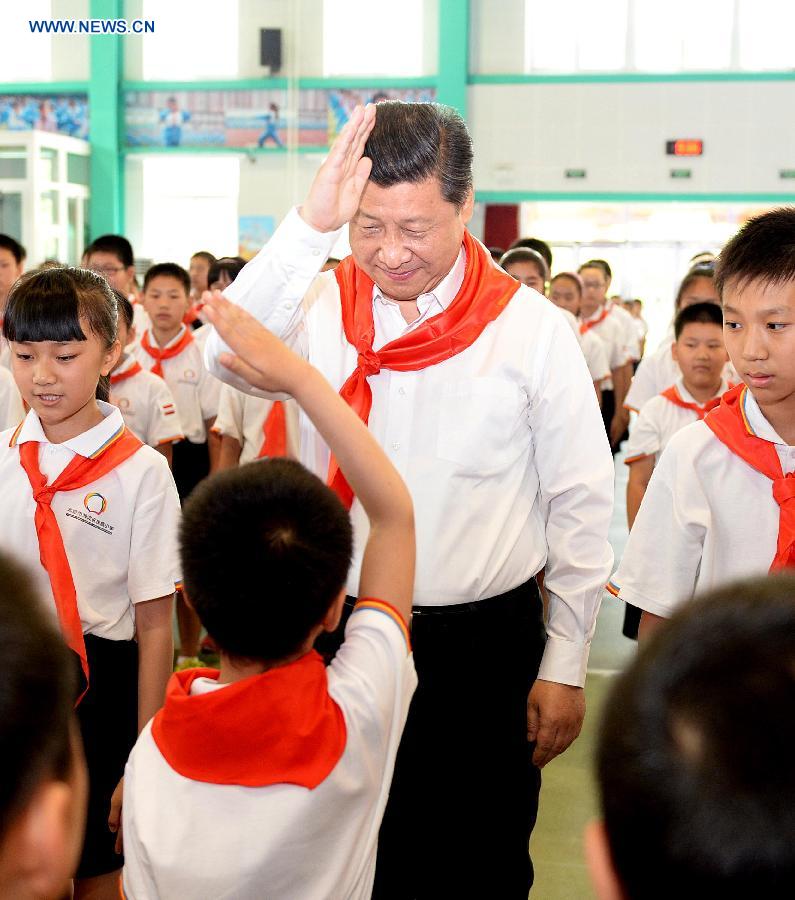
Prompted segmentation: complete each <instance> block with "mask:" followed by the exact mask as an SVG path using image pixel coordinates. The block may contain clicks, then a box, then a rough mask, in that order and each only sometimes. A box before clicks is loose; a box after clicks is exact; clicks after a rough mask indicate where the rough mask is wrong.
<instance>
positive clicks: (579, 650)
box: [538, 637, 591, 687]
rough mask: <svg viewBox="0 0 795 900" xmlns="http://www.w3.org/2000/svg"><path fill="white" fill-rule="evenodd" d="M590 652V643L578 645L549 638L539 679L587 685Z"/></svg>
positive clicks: (573, 684) (575, 685) (560, 639)
mask: <svg viewBox="0 0 795 900" xmlns="http://www.w3.org/2000/svg"><path fill="white" fill-rule="evenodd" d="M590 651H591V644H590V642H588V643H586V644H578V643H576V642H574V641H567V640H565V639H564V638H559V637H548V638H547V645H546V647H545V648H544V656H543V657H542V659H541V666H540V667H539V669H538V677H539V679H540V680H541V681H555V682H557V683H558V684H570V685H572V686H574V687H582V686H583V685H584V684H585V673H586V670H587V668H588V654H589V653H590Z"/></svg>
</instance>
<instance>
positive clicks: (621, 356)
mask: <svg viewBox="0 0 795 900" xmlns="http://www.w3.org/2000/svg"><path fill="white" fill-rule="evenodd" d="M603 311H604V307H601V306H600V307H599V309H597V310H596V312H595V313H594V314H593V315H592V316H589V317H588V318H587V319H583V320H582V321H583V322H585V323H588V322H596V321H597V320H598V319H599V317H600V316H601V315H602V313H603ZM586 333H588V334H594V335H596V337H598V338H599V340H600V341H602V343H603V344H604V346H605V350H606V351H607V364H608V366H609V367H610V371H611V372H612V370H613V369H618V368H619V367H621V366H624V365H626V364H627V363H628V362H629V354H628V352H627V342H626V340H625V333H624V326H623V325H622V324H621V322H619V320H618V318H617V317H616V315H615V311H614V309H613V308H612V307H611V308H610V311H609V312H608V314H607V316H606V317H605V318H604V319H602V321H601V322H599V323H598V324H597V325H593V326H592V327H591V328H589V329H588V331H587V332H586ZM602 388H603V389H604V390H606V391H612V390H613V379H612V378H607V379H605V381H604V383H603V384H602Z"/></svg>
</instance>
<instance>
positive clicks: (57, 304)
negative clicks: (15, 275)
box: [3, 266, 118, 400]
mask: <svg viewBox="0 0 795 900" xmlns="http://www.w3.org/2000/svg"><path fill="white" fill-rule="evenodd" d="M81 318H82V319H85V320H86V322H87V323H88V327H89V328H90V329H91V331H92V332H93V333H94V334H95V335H96V336H97V337H98V338H99V339H100V340H101V341H103V343H104V344H105V346H106V347H110V346H111V345H112V344H113V342H114V341H115V340H116V336H117V334H118V303H117V300H116V292H115V291H114V290H113V288H112V287H111V286H110V285H109V284H108V282H107V281H106V280H105V279H104V278H103V277H102V276H101V275H97V273H96V272H91V271H89V270H88V269H74V268H72V267H71V266H63V267H62V268H60V269H43V270H37V271H34V272H28V273H26V274H25V275H23V276H22V277H21V278H20V279H19V281H18V282H17V283H16V284H15V285H14V287H13V288H11V292H10V293H9V295H8V303H7V305H6V311H5V315H4V317H3V335H4V336H5V338H6V340H9V341H19V342H24V343H27V342H30V343H36V342H37V341H85V340H88V335H87V334H85V333H84V332H83V328H82V326H81V324H80V319H81ZM109 392H110V380H109V379H108V377H107V376H106V375H102V376H100V379H99V382H98V384H97V399H98V400H107V399H108V396H109Z"/></svg>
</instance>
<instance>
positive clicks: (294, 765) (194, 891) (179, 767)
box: [123, 297, 416, 900]
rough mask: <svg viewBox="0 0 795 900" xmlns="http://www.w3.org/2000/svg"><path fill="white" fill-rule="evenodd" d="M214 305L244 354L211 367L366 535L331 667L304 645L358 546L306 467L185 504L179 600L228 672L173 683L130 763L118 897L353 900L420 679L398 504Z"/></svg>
mask: <svg viewBox="0 0 795 900" xmlns="http://www.w3.org/2000/svg"><path fill="white" fill-rule="evenodd" d="M209 309H210V313H209V316H210V319H211V321H212V323H213V324H214V325H215V327H216V328H217V330H218V332H219V334H220V335H221V337H222V338H223V339H224V341H225V342H226V344H227V345H228V346H230V347H232V349H233V350H234V352H235V353H236V354H237V356H234V357H233V356H231V355H230V354H226V355H225V356H224V357H222V362H223V363H224V364H225V365H226V366H227V367H228V368H229V369H230V370H231V371H233V372H234V373H235V374H237V375H238V376H241V377H243V378H245V379H246V380H247V381H248V382H249V383H250V384H251V385H252V386H255V387H257V388H259V389H261V390H265V391H268V392H274V391H286V392H289V393H290V394H291V395H293V396H294V397H295V398H296V400H297V401H298V402H299V403H301V405H302V406H303V408H304V411H305V413H306V414H307V416H308V417H309V418H310V419H311V420H312V422H313V424H314V425H315V427H316V428H317V429H318V430H319V431H320V433H321V434H322V435H323V438H324V439H325V440H326V441H327V442H328V444H329V445H330V447H331V448H332V450H333V452H334V454H335V457H336V459H337V461H338V463H339V465H340V467H341V470H342V471H343V472H344V473H345V476H346V478H347V479H348V481H349V483H350V485H351V487H352V489H353V490H354V491H355V493H356V495H357V496H358V498H359V500H360V501H361V503H362V505H363V506H364V508H365V510H366V512H367V515H368V517H369V520H370V531H369V536H368V539H367V546H366V548H365V551H364V560H363V563H362V570H361V581H360V591H359V598H360V599H359V600H358V602H357V604H356V607H355V608H354V611H353V614H352V615H351V616H350V619H349V621H348V624H347V627H346V633H345V641H344V643H343V645H342V647H341V648H340V650H339V651H338V653H337V655H336V657H335V659H334V661H333V662H332V663H331V665H330V666H329V667H328V669H326V668H325V667H324V665H323V663H322V660H321V658H320V656H319V655H318V654H317V653H316V652H315V651H314V650H313V649H312V645H313V643H314V640H315V638H316V637H317V636H318V635H319V634H320V633H322V632H324V631H331V630H333V629H334V628H335V627H336V624H337V622H338V621H339V619H340V615H341V612H342V607H343V602H344V599H345V581H346V577H347V573H348V568H349V565H350V560H351V552H352V544H353V541H352V529H351V523H350V518H349V516H348V514H347V512H346V511H345V509H344V507H343V506H342V504H341V503H340V501H339V499H338V498H337V497H336V495H335V494H334V493H333V492H332V491H331V490H330V489H329V488H327V487H326V486H325V485H324V484H323V483H322V482H321V481H320V480H319V479H318V478H317V477H316V476H314V475H312V474H311V473H309V472H308V471H307V470H306V469H304V468H303V467H302V466H301V465H300V464H299V463H297V462H294V461H291V460H269V461H266V462H259V463H253V464H251V465H247V466H243V467H242V468H239V469H234V470H231V471H229V472H223V473H219V474H218V475H215V476H213V478H212V479H210V480H209V481H207V482H206V483H205V484H203V485H201V486H200V487H199V488H198V489H197V491H196V492H195V494H194V495H193V497H191V499H190V500H189V501H188V502H187V503H186V505H185V510H184V518H183V524H182V530H181V543H182V558H183V563H184V566H185V585H186V590H187V593H188V596H189V598H190V600H191V602H192V603H193V604H194V605H195V607H196V609H197V611H198V612H199V614H200V616H201V619H202V621H203V623H204V624H205V625H206V627H207V629H208V632H209V633H210V635H211V636H212V637H213V638H214V640H215V641H216V643H217V644H218V646H219V647H220V648H221V669H220V672H216V671H212V670H198V671H194V672H190V673H187V672H185V673H179V674H178V675H176V676H174V678H173V679H172V682H171V684H170V686H169V691H168V696H167V699H166V704H165V707H164V708H163V710H162V711H161V712H160V713H158V715H157V716H155V718H154V720H153V721H152V723H150V724H149V725H147V727H146V728H145V729H144V731H143V732H142V734H141V737H140V738H139V740H138V743H137V744H136V746H135V749H134V750H133V752H132V754H131V756H130V761H129V763H128V765H127V770H126V775H125V798H124V810H123V814H124V841H125V870H124V889H125V894H126V896H128V897H130V898H142V897H146V898H149V897H156V896H158V897H181V898H200V897H211V896H213V897H214V896H220V895H222V894H227V893H229V892H231V893H232V894H234V896H235V897H236V898H260V897H279V898H282V900H288V898H295V900H307V898H313V897H346V898H351V900H355V898H366V897H369V896H370V894H371V891H372V886H373V876H374V871H375V852H376V843H377V838H378V828H379V825H380V820H381V816H382V814H383V810H384V807H385V804H386V799H387V795H388V792H389V783H390V780H391V776H392V769H393V766H394V761H395V756H396V754H397V748H398V743H399V741H400V735H401V732H402V729H403V725H404V722H405V717H406V714H407V712H408V706H409V702H410V699H411V696H412V693H413V691H414V688H415V686H416V674H415V671H414V664H413V657H412V655H411V650H410V647H409V644H408V630H407V621H408V618H409V615H410V612H411V597H412V592H413V583H414V555H415V549H414V524H413V512H412V504H411V499H410V497H409V494H408V491H407V489H406V487H405V485H404V484H403V482H402V481H401V479H400V476H399V475H398V473H397V471H396V470H395V468H394V467H393V466H392V464H391V463H390V462H389V461H388V459H387V457H386V455H385V454H384V452H383V451H382V450H381V449H380V447H379V446H378V444H377V443H376V441H375V439H374V438H373V437H372V436H371V435H370V433H369V431H368V430H367V428H366V426H365V425H364V424H363V423H362V422H361V421H360V420H359V418H358V417H357V416H356V414H355V413H354V412H353V411H352V410H351V409H350V408H349V407H348V406H347V405H346V404H345V402H344V401H343V400H342V399H341V398H340V397H339V395H338V394H337V393H336V392H335V391H334V389H333V388H332V387H331V386H330V385H329V384H328V383H327V382H326V381H325V379H324V378H323V377H322V375H321V374H320V373H319V372H318V371H317V370H316V369H314V368H313V367H312V366H311V365H310V364H309V363H307V362H305V361H304V360H302V359H300V358H299V357H297V356H296V355H295V354H293V353H292V352H291V351H290V350H288V349H287V347H286V346H285V345H284V344H282V343H281V342H280V341H279V340H278V339H277V338H276V337H274V336H273V335H272V334H270V332H268V331H266V330H265V329H264V328H263V327H262V326H261V325H259V323H257V322H256V321H255V320H254V319H253V318H252V317H251V316H249V314H248V313H246V312H244V311H243V310H242V309H240V308H239V307H237V306H234V305H233V304H231V303H229V301H227V300H225V299H223V298H222V297H216V298H215V299H213V300H211V301H210V306H209ZM208 821H210V822H212V823H213V827H212V828H211V829H209V830H208V828H207V822H208Z"/></svg>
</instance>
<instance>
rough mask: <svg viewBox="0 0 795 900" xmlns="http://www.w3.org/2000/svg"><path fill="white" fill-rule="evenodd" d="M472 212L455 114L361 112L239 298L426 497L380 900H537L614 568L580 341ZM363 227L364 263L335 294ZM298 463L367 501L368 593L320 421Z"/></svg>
mask: <svg viewBox="0 0 795 900" xmlns="http://www.w3.org/2000/svg"><path fill="white" fill-rule="evenodd" d="M376 109H377V115H376ZM472 208H473V190H472V147H471V141H470V138H469V135H468V133H467V130H466V126H465V125H464V122H463V120H462V119H461V118H460V116H458V114H457V113H455V112H454V111H453V110H451V109H448V108H446V107H443V106H439V105H435V104H425V103H416V104H414V103H409V104H407V103H401V102H397V101H392V102H386V103H381V104H378V106H377V107H368V108H367V109H366V110H362V109H357V110H356V112H355V113H354V115H353V116H352V117H351V120H350V122H349V124H348V125H347V126H346V128H345V129H344V131H343V132H342V134H341V135H340V138H339V139H338V141H337V142H336V144H335V146H334V147H333V148H332V150H331V152H330V154H329V157H328V159H327V160H326V162H325V163H324V164H323V166H322V167H321V168H320V171H319V172H318V175H317V176H316V178H315V181H314V183H313V185H312V187H311V189H310V192H309V195H308V197H307V199H306V201H305V203H304V204H303V206H302V207H301V208H300V209H296V210H293V211H291V212H290V213H289V214H288V215H287V217H286V218H285V220H284V222H283V223H282V224H281V226H280V227H279V229H278V230H277V232H276V234H275V235H274V236H273V238H272V239H271V240H270V242H269V243H268V244H267V245H266V246H265V247H264V248H263V250H262V251H260V253H259V254H258V255H257V257H255V258H254V259H253V260H252V261H251V262H250V263H249V264H248V265H247V266H246V267H245V268H244V269H243V271H242V272H241V273H240V275H239V276H238V278H237V279H236V281H235V282H234V284H233V285H231V286H230V287H229V288H227V289H226V291H225V293H226V295H227V296H228V297H229V298H230V299H232V300H234V301H235V302H237V303H240V304H241V305H242V306H244V307H245V308H246V309H248V310H249V311H250V312H251V313H253V314H254V315H255V316H256V317H257V318H258V319H260V321H262V322H263V323H264V324H265V325H266V326H267V327H268V328H270V329H271V330H272V331H274V332H276V333H277V334H278V335H279V336H281V337H282V338H283V339H284V340H286V341H287V342H288V343H289V344H290V345H291V346H292V347H293V348H294V349H296V350H297V351H298V352H301V353H303V354H304V355H306V356H307V357H308V358H309V360H310V361H311V362H312V363H313V364H314V365H315V366H317V367H318V368H319V369H320V370H321V372H323V373H324V375H325V376H326V378H328V380H329V381H330V382H331V383H332V384H333V385H334V386H335V387H337V388H338V389H339V388H342V390H341V393H342V395H343V397H345V398H346V400H348V402H349V403H350V404H351V406H352V407H353V408H354V409H355V410H356V411H357V412H358V413H359V415H360V416H361V417H362V418H363V419H364V420H365V421H367V422H368V424H369V427H370V430H371V431H372V432H373V434H374V435H375V436H376V438H377V439H378V441H379V443H380V444H381V445H382V446H383V447H384V449H385V450H386V451H387V453H388V455H389V456H390V458H391V460H392V461H393V463H394V464H395V466H396V467H397V468H398V470H399V471H400V473H401V475H402V476H403V478H404V480H405V481H406V483H407V484H408V486H409V489H410V491H411V493H412V496H413V499H414V504H415V517H416V524H417V544H418V547H417V550H418V557H417V576H416V581H415V593H414V619H413V645H414V653H415V663H416V666H417V671H418V675H419V688H418V691H417V694H416V695H415V699H414V701H413V704H412V708H411V711H410V713H409V720H408V723H407V726H406V732H405V734H404V738H403V741H402V743H401V749H400V752H399V755H398V760H397V765H396V769H395V777H394V781H393V787H392V792H391V795H390V801H389V805H388V807H387V811H386V815H385V818H384V824H383V826H382V829H381V838H380V846H379V856H378V866H377V871H376V886H375V893H374V896H376V897H401V898H402V897H406V898H408V897H434V898H438V897H445V896H458V897H473V896H478V897H486V896H492V897H499V898H501V900H507V898H513V897H516V898H519V897H522V898H526V897H527V892H528V889H529V887H530V886H531V884H532V865H531V863H530V859H529V853H528V839H529V835H530V831H531V830H532V827H533V824H534V822H535V816H536V811H537V804H538V790H539V787H540V772H539V768H540V767H541V766H543V765H545V764H546V763H547V762H549V761H550V760H551V759H553V758H554V757H555V756H556V755H557V754H559V753H561V752H563V750H565V749H566V747H568V745H569V744H570V743H571V742H572V741H573V740H574V739H575V738H576V737H577V735H578V734H579V731H580V728H581V725H582V720H583V716H584V713H585V703H584V697H583V690H582V685H583V682H584V679H585V671H586V665H587V657H588V650H589V646H590V641H591V637H592V634H593V630H594V625H595V620H596V614H597V611H598V608H599V604H600V601H601V596H602V588H603V585H604V583H605V580H606V577H607V575H608V574H609V571H610V562H611V559H612V552H611V550H610V547H609V544H608V542H607V531H608V524H609V521H610V515H611V509H612V492H613V466H612V463H611V458H610V452H609V448H608V446H607V441H606V438H605V433H604V428H603V425H602V421H601V418H600V414H599V408H598V405H597V402H596V398H595V395H594V390H593V385H592V381H591V378H590V375H589V373H588V370H587V367H586V365H585V362H584V360H583V358H582V354H581V353H580V352H579V348H578V346H577V339H576V337H575V336H574V334H573V333H572V331H571V329H570V328H569V326H568V325H567V323H566V322H565V320H564V319H563V317H562V316H561V315H560V313H559V312H558V310H557V309H555V307H554V306H553V305H552V304H550V303H549V302H548V301H546V300H545V299H544V298H543V297H542V296H541V295H540V294H538V293H536V292H535V291H533V290H531V289H529V288H527V287H526V286H524V285H519V284H517V282H515V281H513V279H511V278H510V277H509V276H507V275H506V274H505V273H504V272H502V271H501V270H500V269H499V268H498V267H497V266H496V265H495V264H494V263H493V261H492V260H491V257H490V255H489V254H488V251H486V249H485V248H484V247H483V245H482V244H480V243H479V242H478V241H476V240H474V238H472V236H471V235H470V234H469V232H467V231H466V223H467V221H468V220H469V218H470V216H471V214H472ZM346 222H350V244H351V249H352V257H349V258H348V259H347V260H343V262H342V263H341V264H340V266H339V267H338V269H337V270H336V272H326V273H323V274H321V275H318V272H319V271H320V268H321V266H322V264H323V262H324V260H325V259H326V256H327V255H328V254H329V253H330V251H331V249H332V247H333V245H334V243H335V241H336V239H337V236H338V234H339V229H340V228H341V227H342V226H343V225H344V224H345V223H346ZM225 349H226V348H225V347H224V345H223V344H222V342H221V341H220V339H219V338H218V336H217V334H212V335H211V336H210V338H209V339H208V342H207V348H206V358H207V363H208V366H209V367H210V370H211V371H212V372H213V373H214V374H216V375H217V376H218V377H221V378H223V379H224V380H225V381H227V382H229V383H231V384H233V385H234V386H236V387H238V388H240V389H241V390H246V389H248V390H249V392H250V391H251V389H250V388H249V387H248V385H246V383H245V382H244V380H243V379H241V378H239V377H236V375H235V373H234V361H233V360H231V359H230V358H229V357H228V356H224V357H223V362H225V363H232V369H231V370H230V369H229V368H227V367H226V366H225V365H222V362H221V355H222V353H223V352H224V351H225ZM343 385H344V387H343ZM300 443H301V459H302V461H303V462H304V463H305V464H306V465H307V466H309V468H311V469H312V470H313V471H315V472H316V473H318V474H319V475H320V476H321V477H326V476H327V475H328V476H329V479H330V483H331V484H332V485H333V486H334V487H336V488H337V489H338V491H339V493H340V495H341V496H342V497H345V498H346V499H347V500H348V501H349V502H351V503H352V505H351V518H352V521H353V525H354V532H355V534H356V549H355V551H354V559H353V566H352V569H351V574H350V580H349V588H348V590H349V593H352V592H353V591H354V590H355V585H356V584H357V582H358V578H359V566H360V563H361V552H362V548H363V546H364V537H365V535H366V527H367V525H366V517H365V515H364V512H363V510H362V508H361V506H360V504H359V503H358V501H357V500H356V498H355V497H353V498H352V497H351V495H350V494H349V493H347V494H346V488H347V485H346V484H344V483H341V482H340V478H339V473H338V472H337V470H336V466H335V465H334V462H333V459H332V460H331V461H330V458H329V451H328V447H327V446H326V445H325V444H324V443H323V441H322V440H321V439H320V437H319V436H318V435H317V433H316V432H315V431H314V429H313V428H312V427H311V425H310V423H309V422H308V420H307V419H306V418H305V417H304V416H303V415H302V416H301V442H300ZM542 568H544V569H545V579H546V580H545V584H546V589H547V592H548V594H549V611H548V616H547V622H546V636H545V635H544V628H543V620H542V607H541V602H540V598H539V595H538V590H537V587H536V583H535V575H536V573H537V572H538V571H539V570H541V569H542Z"/></svg>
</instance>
